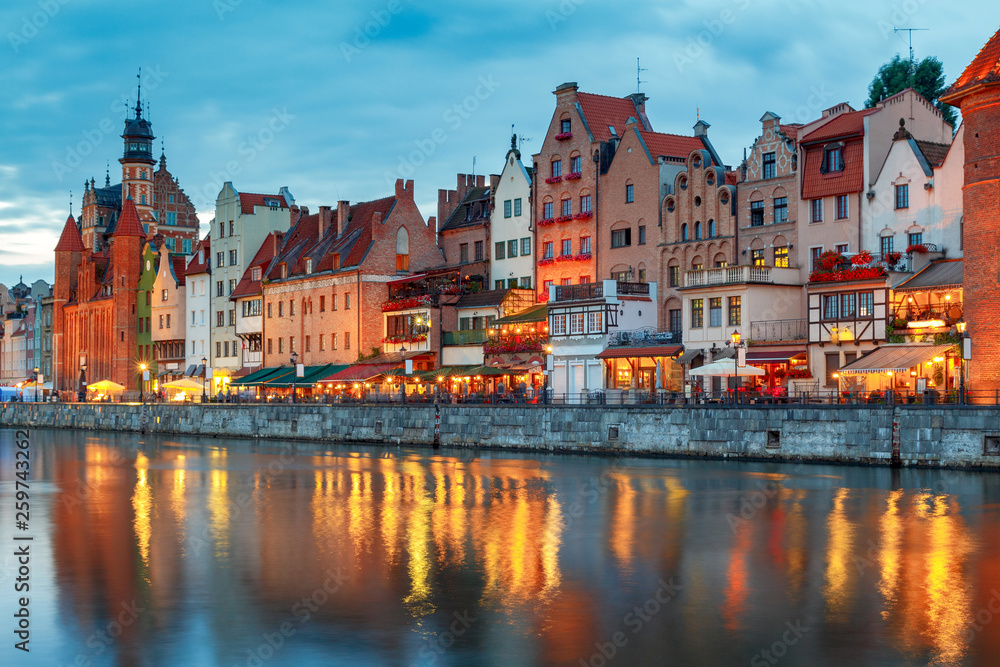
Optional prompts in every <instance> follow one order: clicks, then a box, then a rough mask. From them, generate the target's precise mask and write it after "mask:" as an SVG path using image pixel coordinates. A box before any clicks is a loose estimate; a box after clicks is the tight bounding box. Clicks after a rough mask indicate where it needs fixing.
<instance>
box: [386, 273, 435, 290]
mask: <svg viewBox="0 0 1000 667" xmlns="http://www.w3.org/2000/svg"><path fill="white" fill-rule="evenodd" d="M426 277H427V274H426V273H418V274H416V275H413V276H406V277H405V278H397V279H396V280H390V281H389V282H387V283H386V285H388V286H389V287H395V286H396V285H405V284H406V283H412V282H415V281H417V280H422V279H423V278H426Z"/></svg>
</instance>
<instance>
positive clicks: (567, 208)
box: [559, 199, 573, 215]
mask: <svg viewBox="0 0 1000 667" xmlns="http://www.w3.org/2000/svg"><path fill="white" fill-rule="evenodd" d="M559 210H560V213H559V215H573V200H572V199H563V200H562V204H561V206H560V209H559Z"/></svg>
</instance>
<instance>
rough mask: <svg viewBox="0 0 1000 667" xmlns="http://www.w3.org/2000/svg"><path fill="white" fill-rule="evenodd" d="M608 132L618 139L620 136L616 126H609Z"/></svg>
mask: <svg viewBox="0 0 1000 667" xmlns="http://www.w3.org/2000/svg"><path fill="white" fill-rule="evenodd" d="M608 132H610V133H611V136H612V137H617V136H618V130H616V129H615V126H614V125H608Z"/></svg>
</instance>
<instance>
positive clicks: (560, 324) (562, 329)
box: [552, 315, 566, 336]
mask: <svg viewBox="0 0 1000 667" xmlns="http://www.w3.org/2000/svg"><path fill="white" fill-rule="evenodd" d="M552 335H554V336H565V335H566V316H565V315H553V316H552Z"/></svg>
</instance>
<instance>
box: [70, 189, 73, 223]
mask: <svg viewBox="0 0 1000 667" xmlns="http://www.w3.org/2000/svg"><path fill="white" fill-rule="evenodd" d="M69 217H71V218H72V217H73V191H72V190H70V191H69Z"/></svg>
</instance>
